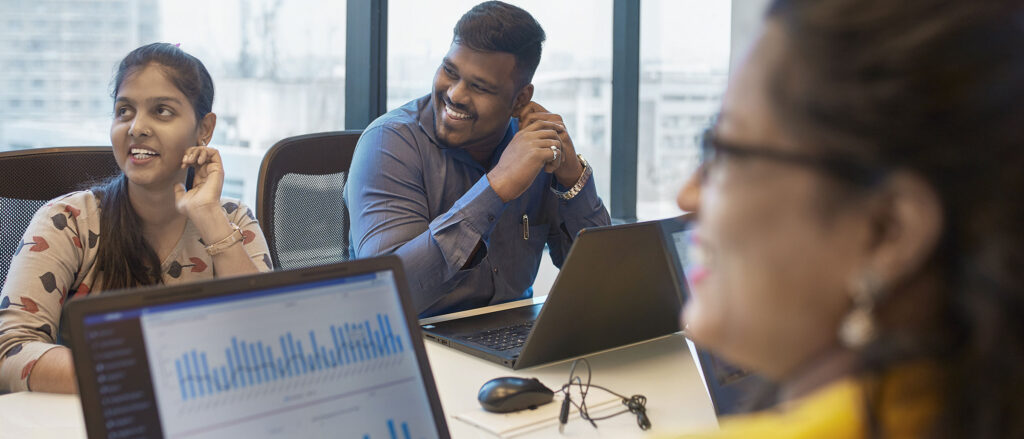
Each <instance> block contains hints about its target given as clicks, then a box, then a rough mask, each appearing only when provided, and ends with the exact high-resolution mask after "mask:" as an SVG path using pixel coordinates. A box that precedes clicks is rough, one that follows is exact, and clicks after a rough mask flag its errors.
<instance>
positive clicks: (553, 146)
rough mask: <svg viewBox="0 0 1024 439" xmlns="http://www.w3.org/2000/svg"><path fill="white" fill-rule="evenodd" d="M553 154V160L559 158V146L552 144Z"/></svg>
mask: <svg viewBox="0 0 1024 439" xmlns="http://www.w3.org/2000/svg"><path fill="white" fill-rule="evenodd" d="M551 156H552V157H551V161H557V160H558V147H557V146H555V145H551Z"/></svg>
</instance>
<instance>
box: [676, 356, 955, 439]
mask: <svg viewBox="0 0 1024 439" xmlns="http://www.w3.org/2000/svg"><path fill="white" fill-rule="evenodd" d="M935 373H936V371H935V369H934V368H931V367H927V366H922V365H916V366H906V367H900V368H897V369H895V370H894V371H892V372H890V373H888V374H886V377H885V379H884V380H882V382H881V383H879V382H878V380H867V379H858V378H852V377H851V378H845V379H842V380H839V381H836V382H834V383H832V384H829V385H827V386H825V387H823V388H821V389H820V390H818V391H816V392H814V393H812V394H810V395H808V396H806V397H804V398H800V399H797V400H794V401H791V402H789V403H787V404H784V405H783V406H781V407H779V408H776V409H773V410H769V411H764V412H758V413H752V414H749V415H740V416H731V417H724V418H722V421H721V429H720V430H719V431H717V432H710V433H707V434H696V435H684V436H682V437H684V438H707V439H732V438H736V439H740V438H743V439H748V438H758V439H783V438H784V439H805V438H806V439H811V438H814V439H819V438H829V439H862V438H866V437H868V434H867V428H868V424H867V418H866V416H865V410H866V408H867V404H866V403H865V391H866V390H867V389H876V390H875V391H876V392H877V395H876V397H874V398H872V399H873V400H876V401H879V403H878V404H874V405H873V406H874V407H875V410H876V411H877V412H878V415H879V416H878V419H877V422H880V424H881V426H882V430H883V431H884V433H883V435H882V437H885V438H892V439H903V438H919V437H922V436H924V435H925V433H926V432H927V431H928V428H929V426H930V425H931V423H932V421H933V420H934V414H935V413H936V412H937V410H938V395H939V392H938V390H937V389H935V387H934V385H933V384H934V383H935V382H936V381H935V380H934V377H935Z"/></svg>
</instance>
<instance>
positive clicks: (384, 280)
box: [62, 256, 449, 439]
mask: <svg viewBox="0 0 1024 439" xmlns="http://www.w3.org/2000/svg"><path fill="white" fill-rule="evenodd" d="M411 303H412V302H411V301H410V300H409V293H408V287H407V283H406V278H405V275H404V274H403V271H402V265H401V262H400V261H399V259H398V258H397V257H394V256H391V257H384V258H374V259H365V260H358V261H351V262H345V263H340V264H335V265H327V266H320V267H313V268H306V269H300V270H292V271H279V272H273V273H265V274H258V275H254V276H246V277H236V278H228V279H219V280H213V281H210V282H203V283H193V284H186V285H177V286H163V287H155V288H150V289H146V290H144V291H134V292H133V291H128V292H113V293H105V294H102V295H99V296H95V297H89V298H83V299H79V300H72V301H70V303H68V304H67V305H66V309H65V311H64V317H65V318H66V321H65V322H64V324H63V325H62V326H63V327H64V328H65V334H64V337H65V339H66V340H70V345H71V348H72V351H73V354H74V362H75V370H76V371H77V374H78V387H79V390H80V392H81V400H82V411H83V412H84V415H85V426H86V430H87V432H88V434H89V437H168V438H224V437H244V438H247V439H255V438H264V437H275V438H276V437H311V438H312V437H338V436H339V435H341V434H344V435H347V436H351V437H359V438H367V439H368V438H385V439H411V438H447V437H449V433H448V428H447V425H446V423H445V418H444V415H443V413H442V411H441V404H440V401H439V399H438V394H437V389H436V387H435V384H434V380H433V375H432V374H431V371H430V366H429V364H428V363H427V359H426V356H425V353H424V348H423V342H422V341H421V338H420V337H421V335H420V333H419V328H418V327H417V325H416V317H415V314H414V312H413V311H412V307H411Z"/></svg>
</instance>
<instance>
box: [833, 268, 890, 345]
mask: <svg viewBox="0 0 1024 439" xmlns="http://www.w3.org/2000/svg"><path fill="white" fill-rule="evenodd" d="M881 291H882V285H881V281H880V280H879V279H878V276H877V275H876V274H874V272H873V271H866V272H865V273H864V274H862V275H861V276H858V277H857V278H855V279H853V281H852V282H850V295H851V296H852V297H851V298H852V299H853V308H852V309H851V310H850V312H849V313H847V314H846V317H844V318H843V322H842V323H841V324H840V325H839V341H840V342H842V344H843V346H846V347H848V348H851V349H854V350H859V349H862V348H863V347H864V346H867V345H868V343H870V342H871V341H872V340H874V339H875V337H876V336H877V335H878V334H877V332H878V331H877V328H876V326H875V317H874V315H873V311H874V308H875V301H876V300H877V299H878V297H879V296H880V294H881Z"/></svg>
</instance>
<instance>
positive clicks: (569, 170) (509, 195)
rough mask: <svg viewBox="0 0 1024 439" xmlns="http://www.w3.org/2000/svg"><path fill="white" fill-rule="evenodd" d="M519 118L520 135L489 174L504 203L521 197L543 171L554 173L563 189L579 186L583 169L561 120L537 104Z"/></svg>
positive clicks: (521, 113) (520, 114)
mask: <svg viewBox="0 0 1024 439" xmlns="http://www.w3.org/2000/svg"><path fill="white" fill-rule="evenodd" d="M516 116H518V117H519V132H518V133H516V135H515V137H513V138H512V141H511V142H509V145H508V147H506V148H505V151H504V152H502V154H501V158H500V159H498V164H497V165H495V166H494V169H491V171H490V172H488V174H487V178H488V180H489V181H490V183H491V188H492V189H494V192H495V193H497V194H498V196H499V197H501V200H502V201H504V202H506V203H507V202H509V201H511V200H514V199H516V198H518V197H519V196H520V195H522V194H523V192H525V191H526V189H527V188H529V187H530V184H531V183H533V180H534V179H535V178H537V174H538V173H540V170H541V169H544V171H545V172H553V173H554V174H555V178H557V179H558V182H559V183H561V184H562V185H563V186H568V187H571V186H572V185H574V184H576V180H577V179H579V177H580V175H581V174H582V173H583V166H582V165H581V164H580V162H579V158H577V157H576V151H575V149H574V148H573V146H572V139H570V138H569V133H568V132H566V130H565V124H564V123H563V122H562V117H561V116H559V115H557V114H553V113H549V112H548V111H547V110H546V109H544V107H541V106H540V104H537V103H536V102H530V103H529V104H527V105H526V106H524V107H523V108H522V109H521V110H520V111H519V113H518V114H516Z"/></svg>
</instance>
